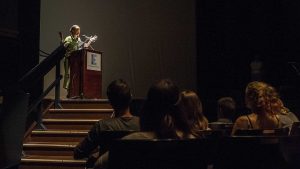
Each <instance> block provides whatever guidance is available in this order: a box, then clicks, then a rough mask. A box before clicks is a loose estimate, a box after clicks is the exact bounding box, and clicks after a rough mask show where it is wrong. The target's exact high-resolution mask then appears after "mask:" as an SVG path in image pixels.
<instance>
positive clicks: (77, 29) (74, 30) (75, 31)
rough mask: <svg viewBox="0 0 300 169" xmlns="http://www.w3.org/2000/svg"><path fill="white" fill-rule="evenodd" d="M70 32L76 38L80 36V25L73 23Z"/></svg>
mask: <svg viewBox="0 0 300 169" xmlns="http://www.w3.org/2000/svg"><path fill="white" fill-rule="evenodd" d="M70 33H71V35H72V36H73V37H74V38H78V37H79V35H80V27H79V26H78V25H72V26H71V28H70Z"/></svg>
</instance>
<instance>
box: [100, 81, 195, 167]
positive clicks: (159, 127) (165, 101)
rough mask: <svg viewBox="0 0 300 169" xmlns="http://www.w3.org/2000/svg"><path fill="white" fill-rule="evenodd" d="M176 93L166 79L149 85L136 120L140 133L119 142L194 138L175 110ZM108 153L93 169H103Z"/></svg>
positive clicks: (171, 83) (183, 119)
mask: <svg viewBox="0 0 300 169" xmlns="http://www.w3.org/2000/svg"><path fill="white" fill-rule="evenodd" d="M179 96H180V95H179V89H178V87H177V86H176V85H175V84H174V83H173V82H172V81H171V80H169V79H163V80H160V81H159V82H157V83H155V84H153V85H152V86H151V87H150V89H149V90H148V94H147V98H146V101H145V104H144V107H143V109H142V112H141V116H140V125H141V132H135V133H132V134H129V135H127V136H125V137H124V138H122V139H185V138H195V136H194V135H193V133H194V131H193V128H192V127H191V125H189V123H188V120H187V117H186V115H185V113H181V111H179V108H178V106H177V104H178V101H179ZM107 162H108V153H105V154H104V155H102V156H101V157H100V158H99V160H98V161H97V163H96V165H95V168H107V164H108V163H107Z"/></svg>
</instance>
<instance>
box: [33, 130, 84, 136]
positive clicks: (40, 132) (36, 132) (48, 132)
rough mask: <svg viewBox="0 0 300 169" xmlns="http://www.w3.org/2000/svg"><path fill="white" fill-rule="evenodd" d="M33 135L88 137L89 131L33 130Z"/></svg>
mask: <svg viewBox="0 0 300 169" xmlns="http://www.w3.org/2000/svg"><path fill="white" fill-rule="evenodd" d="M31 134H32V135H51V134H55V135H64V134H70V135H87V134H88V130H33V131H32V133H31Z"/></svg>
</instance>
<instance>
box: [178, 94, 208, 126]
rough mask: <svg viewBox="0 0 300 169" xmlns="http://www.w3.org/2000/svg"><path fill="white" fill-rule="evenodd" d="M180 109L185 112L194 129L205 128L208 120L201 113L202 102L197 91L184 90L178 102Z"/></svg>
mask: <svg viewBox="0 0 300 169" xmlns="http://www.w3.org/2000/svg"><path fill="white" fill-rule="evenodd" d="M178 106H179V108H180V111H181V112H182V113H186V116H187V119H188V121H189V123H190V125H191V127H192V128H193V129H194V130H207V129H208V120H207V118H206V117H205V116H204V114H203V108H202V102H201V100H200V98H199V97H198V95H197V93H195V92H193V91H191V90H184V91H182V92H181V94H180V101H179V103H178Z"/></svg>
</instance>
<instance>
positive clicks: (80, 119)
mask: <svg viewBox="0 0 300 169" xmlns="http://www.w3.org/2000/svg"><path fill="white" fill-rule="evenodd" d="M61 105H62V107H63V109H54V101H53V100H51V99H46V100H44V102H43V107H44V110H45V112H44V115H43V119H42V121H43V124H44V126H45V127H46V130H42V129H35V128H36V127H35V126H32V129H30V130H29V131H28V132H27V134H26V137H25V140H24V143H23V151H24V156H23V158H22V160H21V166H20V169H50V168H51V169H56V168H60V169H84V168H85V167H86V159H82V160H75V159H74V158H73V149H74V147H75V146H76V145H77V144H78V143H79V142H80V141H81V140H82V139H83V138H84V137H85V136H86V135H87V133H88V131H89V129H90V128H91V127H92V125H93V124H94V123H95V122H97V121H98V120H101V119H105V118H110V116H111V114H112V112H113V110H112V109H111V106H110V104H109V103H108V101H107V100H84V99H76V100H75V99H74V100H61Z"/></svg>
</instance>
